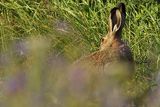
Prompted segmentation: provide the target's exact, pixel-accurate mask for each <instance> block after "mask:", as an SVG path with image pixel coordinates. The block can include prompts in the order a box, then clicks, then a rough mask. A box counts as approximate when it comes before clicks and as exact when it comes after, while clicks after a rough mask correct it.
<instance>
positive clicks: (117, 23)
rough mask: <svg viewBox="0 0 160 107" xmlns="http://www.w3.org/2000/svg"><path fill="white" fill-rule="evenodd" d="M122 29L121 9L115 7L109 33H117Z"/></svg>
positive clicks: (110, 17) (112, 11) (111, 13)
mask: <svg viewBox="0 0 160 107" xmlns="http://www.w3.org/2000/svg"><path fill="white" fill-rule="evenodd" d="M120 27H121V12H120V10H119V8H117V7H114V8H113V9H112V10H111V11H110V16H109V32H110V33H116V32H117V31H118V30H119V29H120Z"/></svg>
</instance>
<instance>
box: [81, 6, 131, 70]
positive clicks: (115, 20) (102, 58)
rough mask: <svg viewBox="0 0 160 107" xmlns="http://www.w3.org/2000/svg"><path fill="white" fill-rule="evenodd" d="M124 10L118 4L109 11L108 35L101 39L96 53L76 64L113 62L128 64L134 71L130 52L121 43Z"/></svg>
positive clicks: (96, 64)
mask: <svg viewBox="0 0 160 107" xmlns="http://www.w3.org/2000/svg"><path fill="white" fill-rule="evenodd" d="M125 17H126V9H125V5H124V3H119V4H118V6H117V7H114V8H113V9H111V11H110V15H109V22H108V23H109V29H108V34H107V35H106V36H105V37H103V38H102V40H101V44H100V48H99V50H98V51H96V52H93V53H91V54H90V55H88V56H85V57H82V58H80V59H79V60H78V63H84V62H85V63H89V64H92V65H93V66H101V67H102V68H104V67H105V66H106V65H107V66H108V65H109V64H112V63H114V62H118V63H122V62H125V63H127V64H128V66H129V68H130V69H131V70H133V69H134V60H133V57H132V52H131V50H130V48H129V46H127V44H126V43H124V42H123V41H122V35H121V34H122V28H123V27H124V24H125Z"/></svg>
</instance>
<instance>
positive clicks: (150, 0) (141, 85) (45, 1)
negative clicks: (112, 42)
mask: <svg viewBox="0 0 160 107" xmlns="http://www.w3.org/2000/svg"><path fill="white" fill-rule="evenodd" d="M119 2H120V1H119V0H107V2H106V3H103V2H102V0H95V1H92V0H80V1H75V0H67V1H66V0H37V1H28V0H7V1H6V0H2V1H0V51H1V52H0V54H1V58H0V70H1V77H2V78H4V77H5V76H4V74H6V75H8V72H11V71H14V70H13V69H12V68H21V67H20V66H19V65H18V66H16V67H14V66H13V65H12V66H5V64H4V63H5V62H4V61H3V59H10V57H8V54H9V56H10V54H18V55H19V54H20V57H22V56H23V55H24V56H25V55H27V57H29V58H30V56H28V54H33V56H34V53H36V52H34V51H33V52H31V53H27V51H25V50H27V49H26V48H25V49H23V48H24V47H25V46H24V47H23V46H22V47H21V45H26V43H22V44H21V43H20V48H19V45H18V46H17V47H16V48H13V47H12V45H13V44H14V43H17V41H24V42H25V41H26V40H28V38H32V37H34V38H35V39H37V38H41V37H44V38H45V39H46V40H49V43H50V45H49V49H48V50H47V53H50V54H54V55H55V56H58V57H59V56H60V57H63V58H64V59H66V60H67V61H69V62H73V61H75V60H76V59H78V58H80V57H81V56H83V55H86V54H88V53H90V52H93V51H95V50H97V49H98V48H99V44H100V38H102V37H103V36H105V34H106V33H107V30H108V16H109V11H110V9H111V8H113V7H114V6H115V5H116V4H117V3H119ZM122 2H124V3H125V4H126V9H127V17H126V24H125V27H124V29H123V39H124V41H127V43H128V44H129V46H130V47H131V49H132V52H133V56H134V59H135V62H136V72H135V74H134V77H133V79H132V80H130V81H128V82H126V83H125V84H126V86H127V87H126V90H127V91H126V92H127V93H128V94H129V96H132V97H133V98H135V99H138V100H139V99H141V97H142V96H144V95H146V92H147V91H148V90H150V89H151V88H152V87H154V86H155V82H154V77H155V74H156V71H158V69H159V63H160V62H159V61H160V60H159V59H160V55H159V53H160V48H159V47H160V12H159V9H160V5H159V4H158V3H157V2H156V1H154V0H146V1H139V0H127V1H126V0H122ZM44 38H43V39H44ZM42 43H43V42H42ZM44 44H45V43H44ZM44 44H43V45H44ZM35 45H36V44H35ZM43 45H42V46H43ZM31 46H32V47H33V45H31ZM17 48H18V49H19V51H16V50H17ZM45 51H46V50H45ZM21 52H22V53H23V54H22V55H21ZM38 54H39V53H36V55H35V57H38V56H39V55H38ZM40 54H41V53H40ZM44 55H46V54H44ZM31 58H32V57H31ZM41 58H42V59H43V58H44V59H46V57H45V56H43V53H42V56H41ZM63 58H62V59H63ZM1 60H2V61H1ZM10 60H11V61H13V62H12V63H16V61H18V62H19V61H20V62H19V63H21V61H22V62H23V61H24V60H25V57H24V58H20V59H19V58H17V57H11V59H10ZM35 61H36V60H35ZM39 61H41V60H39ZM32 62H34V60H32V61H31V64H33V63H32ZM42 62H43V61H42ZM28 64H30V63H29V62H27V63H25V64H24V65H28ZM34 64H35V66H37V68H31V69H33V71H40V70H41V69H43V68H41V65H36V64H38V62H35V63H34ZM42 65H43V64H42ZM6 68H7V70H6ZM9 68H10V69H9ZM8 69H9V70H8ZM4 71H5V72H4ZM15 71H16V70H15ZM31 71H32V70H31ZM29 75H33V76H36V75H38V74H36V72H35V74H34V73H33V74H32V73H31V74H29ZM61 75H63V74H61ZM33 78H34V77H33ZM37 78H38V77H35V81H38V80H37ZM36 83H37V82H35V84H36ZM37 84H38V83H37ZM60 84H61V83H60ZM31 85H32V84H31ZM37 87H39V86H37ZM131 87H132V88H131ZM75 102H76V101H75Z"/></svg>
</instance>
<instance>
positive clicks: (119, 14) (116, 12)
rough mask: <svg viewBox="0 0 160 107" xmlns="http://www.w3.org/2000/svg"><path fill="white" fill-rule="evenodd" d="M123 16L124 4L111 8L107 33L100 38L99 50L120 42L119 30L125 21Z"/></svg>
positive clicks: (124, 14)
mask: <svg viewBox="0 0 160 107" xmlns="http://www.w3.org/2000/svg"><path fill="white" fill-rule="evenodd" d="M125 16H126V12H125V5H124V4H123V3H120V4H118V6H117V7H114V8H113V9H111V11H110V15H109V22H108V23H109V29H108V34H107V35H106V36H105V37H103V38H102V40H101V46H100V50H104V49H106V48H112V47H113V48H115V47H117V46H118V45H119V44H121V43H122V40H121V32H122V28H123V26H124V23H125Z"/></svg>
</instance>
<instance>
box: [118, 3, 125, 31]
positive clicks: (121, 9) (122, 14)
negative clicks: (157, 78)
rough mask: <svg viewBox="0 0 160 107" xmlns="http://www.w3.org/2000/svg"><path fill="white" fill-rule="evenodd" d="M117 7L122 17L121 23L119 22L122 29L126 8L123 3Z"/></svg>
mask: <svg viewBox="0 0 160 107" xmlns="http://www.w3.org/2000/svg"><path fill="white" fill-rule="evenodd" d="M117 7H118V8H119V10H120V12H121V16H122V22H121V28H122V27H123V26H124V24H125V19H126V7H125V4H124V3H119V4H118V5H117Z"/></svg>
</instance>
